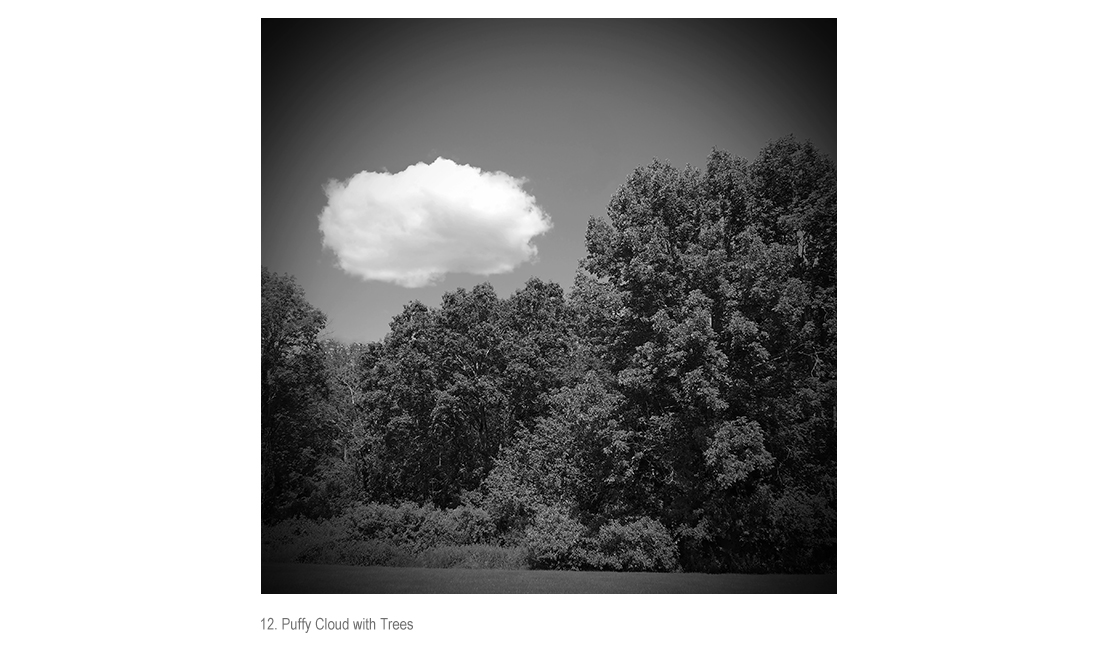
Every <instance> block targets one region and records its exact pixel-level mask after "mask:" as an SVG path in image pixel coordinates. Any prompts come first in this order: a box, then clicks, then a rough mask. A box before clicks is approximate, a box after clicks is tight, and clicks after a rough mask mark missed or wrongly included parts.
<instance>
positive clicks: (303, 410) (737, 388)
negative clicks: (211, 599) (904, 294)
mask: <svg viewBox="0 0 1094 648" xmlns="http://www.w3.org/2000/svg"><path fill="white" fill-rule="evenodd" d="M836 195H837V191H836V21H835V20H834V19H803V20H793V19H773V20H764V19H740V20H730V19H629V20H624V19H582V20H578V19H520V20H517V19H509V20H497V19H450V20H434V19H362V20H296V19H283V20H282V19H264V20H263V21H262V232H261V237H262V239H261V244H262V288H261V296H262V301H261V304H262V312H261V319H262V322H261V324H262V338H261V349H262V356H261V365H262V367H261V368H262V385H261V388H262V403H261V443H260V445H259V443H258V438H257V437H256V444H255V451H256V456H257V453H258V452H259V451H260V452H261V465H262V474H261V497H260V500H259V498H256V501H255V506H256V507H257V506H261V517H262V547H261V556H262V583H261V589H262V592H263V593H281V594H339V593H358V594H361V593H392V594H397V593H417V594H422V593H425V594H435V593H458V594H473V593H495V594H498V593H551V594H555V593H569V594H589V593H595V594H626V593H655V594H671V593H688V594H706V593H712V594H716V593H720V594H728V593H748V594H757V593H831V594H834V593H836V570H837V563H836V556H837V537H838V534H837V480H836V476H837V465H836V448H837V444H836V441H837V425H836V376H837V367H836V347H837V345H836V342H837V336H836V312H837V308H836V275H837V273H836V269H837V250H836V216H837V207H836V203H837V200H836ZM256 548H257V547H256Z"/></svg>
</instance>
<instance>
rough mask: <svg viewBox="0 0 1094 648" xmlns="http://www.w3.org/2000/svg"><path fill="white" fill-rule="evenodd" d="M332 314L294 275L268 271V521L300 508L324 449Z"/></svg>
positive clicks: (264, 455) (264, 420) (264, 311)
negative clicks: (326, 332)
mask: <svg viewBox="0 0 1094 648" xmlns="http://www.w3.org/2000/svg"><path fill="white" fill-rule="evenodd" d="M325 325H326V316H325V315H323V313H322V312H320V311H319V310H318V309H316V308H315V307H313V306H312V305H311V304H309V303H308V302H307V300H306V299H305V298H304V291H303V290H302V289H301V288H300V286H299V285H297V283H296V281H295V280H294V279H293V278H292V277H290V276H288V275H278V274H275V273H271V272H270V271H269V270H267V269H266V268H265V267H263V268H262V347H261V351H262V365H261V366H262V502H263V512H264V515H265V516H267V517H277V516H281V515H285V514H288V512H289V510H290V509H292V508H293V506H294V505H296V506H297V508H299V504H300V502H301V501H302V499H303V497H304V495H305V494H306V493H307V492H309V491H311V490H313V489H314V484H313V483H312V482H311V480H310V476H311V474H312V472H313V471H314V468H315V464H316V462H317V460H318V458H319V456H320V455H321V453H322V451H323V447H322V446H323V443H324V438H323V432H324V426H323V424H322V420H321V418H320V416H319V412H318V407H319V404H320V402H321V401H322V399H323V398H324V397H325V395H326V394H325V391H326V385H325V383H324V378H323V363H322V355H321V352H320V348H319V333H320V331H322V329H323V327H324V326H325Z"/></svg>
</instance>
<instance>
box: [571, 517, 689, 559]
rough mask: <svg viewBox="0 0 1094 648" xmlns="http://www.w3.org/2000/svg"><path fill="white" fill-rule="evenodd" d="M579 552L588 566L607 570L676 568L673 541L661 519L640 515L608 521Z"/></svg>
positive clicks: (676, 553) (677, 556) (675, 551)
mask: <svg viewBox="0 0 1094 648" xmlns="http://www.w3.org/2000/svg"><path fill="white" fill-rule="evenodd" d="M585 544H586V546H585V548H584V550H583V551H582V552H581V553H582V557H583V558H584V562H585V563H586V565H587V566H588V568H590V569H599V570H610V571H646V572H649V571H676V570H678V569H679V568H680V560H679V558H680V557H679V553H678V552H677V549H676V543H675V542H673V539H672V536H671V535H670V534H669V532H668V529H666V528H665V527H664V525H662V524H661V523H660V522H657V521H655V520H651V519H650V518H648V517H640V518H638V519H637V520H634V521H632V522H627V523H620V522H619V521H617V520H609V521H608V522H607V523H606V524H604V525H602V526H601V527H600V529H599V530H598V531H597V534H596V535H595V536H592V537H590V538H589V539H588V541H587V542H586V543H585Z"/></svg>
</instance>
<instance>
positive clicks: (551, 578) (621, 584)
mask: <svg viewBox="0 0 1094 648" xmlns="http://www.w3.org/2000/svg"><path fill="white" fill-rule="evenodd" d="M262 593H263V594H835V593H836V575H835V574H693V573H668V574H664V573H634V572H573V571H537V570H508V569H427V568H421V567H377V566H371V567H356V566H348V565H312V564H301V563H263V565H262Z"/></svg>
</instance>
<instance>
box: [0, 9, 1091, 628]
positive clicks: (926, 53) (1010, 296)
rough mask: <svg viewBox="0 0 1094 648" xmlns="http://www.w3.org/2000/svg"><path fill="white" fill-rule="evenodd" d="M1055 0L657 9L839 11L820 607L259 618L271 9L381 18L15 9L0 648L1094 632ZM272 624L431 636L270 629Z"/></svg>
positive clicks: (1082, 244) (1071, 140)
mask: <svg viewBox="0 0 1094 648" xmlns="http://www.w3.org/2000/svg"><path fill="white" fill-rule="evenodd" d="M1074 6H1077V5H1076V4H1073V3H1055V2H1042V3H1038V4H1037V5H1036V9H1037V11H1036V12H1033V11H1030V10H1025V8H1024V7H1018V6H1015V5H1006V4H999V3H992V4H989V5H985V7H984V8H983V9H980V8H978V7H974V6H972V5H971V3H969V4H967V5H959V4H958V3H949V2H947V3H930V2H920V3H915V4H914V5H911V8H902V7H899V6H896V5H893V4H892V3H864V4H862V5H859V4H856V3H838V2H836V3H833V2H821V3H812V2H810V3H804V2H797V3H795V2H789V3H769V2H764V3H740V4H734V5H733V6H732V7H729V8H728V9H727V8H726V6H724V5H722V4H719V5H717V6H714V5H712V6H703V5H696V6H687V5H680V4H679V3H673V4H672V5H671V7H670V8H671V9H673V10H674V11H680V10H683V11H684V13H683V14H681V15H693V16H707V15H715V14H718V15H721V14H724V13H726V12H727V11H728V12H729V13H731V14H732V15H734V16H770V15H781V16H815V17H832V16H835V17H837V18H838V20H839V22H838V29H839V131H838V142H839V160H840V162H839V169H838V171H839V194H840V205H839V310H840V312H839V321H840V337H839V363H840V385H839V387H840V389H839V415H840V418H839V585H838V588H839V593H838V594H837V595H835V596H709V595H708V596H530V595H529V596H489V595H479V596H439V595H438V596H425V595H422V596H409V595H408V596H379V595H373V596H365V595H361V596H270V595H267V596H262V595H261V594H259V590H260V577H259V574H260V564H259V532H260V529H259V517H258V516H259V510H258V505H257V503H258V486H259V457H258V452H257V450H256V449H257V440H258V401H259V393H258V392H259V381H258V344H257V335H256V333H255V331H256V330H257V324H258V304H259V291H258V274H259V273H258V270H259V266H260V262H261V259H260V250H259V246H260V227H261V224H260V217H261V205H260V184H261V178H260V171H261V163H262V160H261V137H260V136H261V130H260V123H261V122H260V120H261V88H260V78H261V77H260V73H261V56H260V34H261V32H260V29H261V26H260V18H261V17H262V16H275V15H285V16H299V15H309V14H311V13H314V14H315V15H332V16H349V15H386V14H390V13H391V11H392V9H391V8H390V5H385V6H384V7H373V6H370V5H368V4H367V3H365V4H363V3H360V2H353V3H314V2H312V3H307V4H305V3H297V2H291V3H263V6H261V7H260V6H259V4H258V3H240V4H239V6H237V7H229V4H228V3H196V4H195V3H187V4H181V3H179V4H178V5H177V6H169V5H166V4H162V3H155V4H154V3H135V2H134V3H119V2H114V3H111V2H100V3H38V4H36V5H34V6H33V8H25V7H26V6H24V5H19V6H18V8H15V6H14V5H13V6H9V7H7V8H6V9H5V12H4V14H5V15H4V17H3V18H2V19H0V69H2V75H0V84H2V86H0V87H2V88H3V92H2V93H0V96H2V99H0V114H2V119H0V124H2V126H0V128H2V139H0V156H2V164H3V175H2V178H3V183H2V190H0V191H2V195H0V209H2V211H0V214H2V216H3V235H2V237H0V246H2V248H0V249H2V252H3V254H2V255H0V263H2V264H3V266H2V270H3V278H4V283H3V285H4V288H5V291H6V293H7V295H6V297H7V299H6V300H5V302H6V307H5V308H4V309H3V313H4V316H3V317H2V318H0V326H2V331H3V334H4V339H5V341H6V347H7V349H6V354H5V359H4V361H3V363H2V365H3V367H4V370H3V376H4V385H3V391H2V392H0V393H2V394H3V404H4V413H5V414H6V416H5V417H4V419H5V421H4V423H3V425H2V428H3V430H4V431H5V434H4V439H5V441H6V443H5V447H4V450H3V452H2V453H0V456H2V457H3V470H2V471H0V472H2V475H0V478H2V479H3V486H4V491H3V492H4V502H5V506H4V509H3V510H4V524H3V525H2V527H0V528H2V529H3V531H2V532H0V537H3V545H2V548H3V554H2V555H3V561H4V563H3V564H4V567H3V583H4V587H3V591H4V593H5V595H6V596H5V600H6V602H4V603H2V604H0V605H2V606H3V618H4V619H5V624H4V626H5V627H4V628H3V629H2V630H0V637H3V638H4V639H3V641H4V643H8V645H34V644H42V645H46V644H48V645H64V646H68V645H81V644H84V643H87V644H95V645H115V646H130V645H132V646H148V645H164V646H174V645H180V646H193V645H201V644H209V645H232V646H235V645H271V646H272V645H289V644H292V645H320V644H322V645H334V644H339V645H365V644H375V645H406V646H436V645H449V644H450V643H452V642H454V641H455V640H457V639H460V638H465V639H466V640H467V642H468V643H474V644H476V645H477V644H479V643H482V642H485V643H486V644H487V645H494V644H499V645H500V644H506V645H525V644H533V645H539V642H540V640H542V641H544V642H545V643H546V644H547V645H553V644H555V643H557V642H568V643H570V644H573V645H586V644H590V645H591V644H595V643H604V644H605V645H608V642H610V643H611V644H614V643H616V642H619V643H622V644H624V645H633V644H635V643H637V644H638V645H674V644H675V642H680V641H684V642H692V641H702V640H709V641H713V642H715V643H716V644H718V645H729V646H738V645H750V646H751V645H765V646H769V645H774V646H783V645H786V646H790V645H802V644H808V645H833V646H846V645H869V646H874V645H896V646H904V645H908V646H922V645H986V646H987V645H990V646H994V645H1010V644H1014V645H1052V646H1057V645H1080V643H1082V642H1084V640H1085V641H1089V638H1090V634H1091V633H1090V630H1089V625H1088V624H1087V623H1086V622H1084V620H1083V619H1084V617H1088V616H1089V610H1090V604H1089V602H1090V599H1089V594H1088V593H1087V591H1086V589H1087V586H1088V584H1089V583H1090V579H1091V550H1090V546H1091V544H1092V541H1091V537H1090V533H1089V519H1090V513H1091V503H1090V495H1091V490H1092V489H1091V481H1090V478H1089V475H1090V465H1089V464H1090V461H1091V449H1092V448H1091V441H1090V439H1091V436H1092V433H1094V425H1092V424H1091V422H1090V419H1089V417H1088V416H1087V411H1086V410H1087V409H1088V407H1089V406H1090V404H1091V402H1092V399H1091V393H1092V390H1091V387H1092V384H1091V383H1092V381H1091V377H1090V376H1091V361H1092V360H1094V358H1092V351H1091V348H1092V344H1091V330H1094V325H1092V321H1091V317H1090V314H1091V309H1090V306H1089V304H1090V301H1091V296H1092V294H1094V291H1092V289H1091V287H1090V283H1091V281H1090V280H1091V276H1092V272H1091V254H1090V252H1089V248H1090V246H1091V242H1092V236H1091V235H1092V234H1094V232H1092V229H1094V228H1092V227H1091V220H1092V217H1094V209H1092V207H1091V200H1090V198H1089V194H1090V189H1089V187H1090V184H1091V182H1090V178H1091V171H1092V164H1091V151H1092V150H1094V146H1092V145H1094V141H1092V140H1094V137H1092V132H1091V125H1090V122H1091V119H1090V116H1091V115H1092V114H1094V105H1092V101H1091V98H1090V87H1091V67H1090V61H1091V60H1094V52H1092V47H1091V45H1090V39H1089V34H1088V33H1087V32H1088V29H1089V25H1090V24H1091V23H1090V20H1089V17H1088V16H1085V15H1080V14H1078V13H1076V11H1077V10H1075V9H1073V8H1072V7H1074ZM665 7H669V6H668V5H666V6H665ZM665 7H661V6H654V7H642V8H639V9H636V11H638V13H639V15H647V14H646V12H647V11H648V10H652V11H654V12H657V11H659V10H663V9H664V8H665ZM400 11H410V13H412V14H421V15H426V14H430V13H444V12H446V11H451V10H447V9H444V8H443V7H428V6H426V7H422V8H416V9H413V10H408V9H400ZM462 11H467V10H466V9H462ZM615 11H617V9H615V8H612V9H608V8H603V9H599V8H598V7H596V6H591V7H590V5H589V4H588V3H580V4H577V3H573V4H571V5H570V6H566V5H562V6H560V5H558V4H557V3H551V4H550V6H535V5H533V6H522V7H519V8H518V7H514V6H511V5H504V4H501V3H495V4H487V5H481V6H480V7H478V8H477V9H476V10H475V12H476V13H481V14H483V15H543V14H544V12H550V13H552V14H553V15H577V14H579V13H580V14H586V15H615V14H614V12H615ZM590 12H591V13H590ZM649 15H652V14H649ZM758 55H762V53H758ZM268 616H272V617H275V618H276V619H278V620H280V618H281V617H290V618H298V617H301V616H303V617H307V618H309V619H314V618H316V617H319V616H326V617H329V618H344V617H346V616H349V617H351V618H359V617H362V616H371V617H373V618H379V617H381V616H387V617H392V618H403V619H411V620H413V621H414V626H415V629H414V630H413V631H412V632H408V633H386V634H380V633H369V634H368V635H361V634H356V633H353V632H348V633H328V634H321V633H316V632H314V631H313V632H310V633H308V634H307V635H303V634H295V633H288V632H269V633H264V632H263V631H262V629H261V619H262V618H263V617H268ZM9 638H14V639H15V641H14V642H10V643H9V641H8V639H9ZM578 642H580V643H578ZM457 643H462V642H457Z"/></svg>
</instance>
